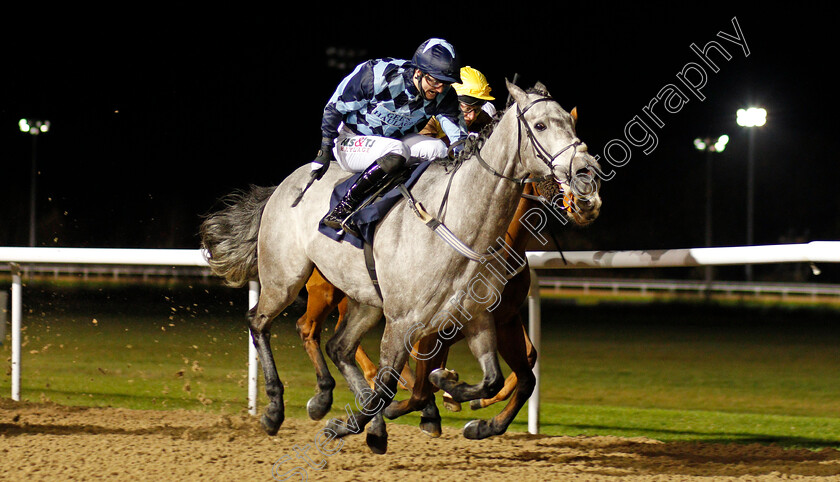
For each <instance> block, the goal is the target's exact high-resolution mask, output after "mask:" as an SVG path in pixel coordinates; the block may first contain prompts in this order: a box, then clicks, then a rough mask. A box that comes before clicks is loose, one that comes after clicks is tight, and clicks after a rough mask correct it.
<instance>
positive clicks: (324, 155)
mask: <svg viewBox="0 0 840 482" xmlns="http://www.w3.org/2000/svg"><path fill="white" fill-rule="evenodd" d="M332 142H333V141H332V139H327V138H324V140H323V142H322V143H321V149H319V150H318V155H317V156H315V159H314V160H313V161H312V177H314V178H315V179H321V178H322V177H323V176H324V174H325V173H326V172H327V169H329V168H330V161H332V160H334V159H335V156H333V151H332V147H333V146H332Z"/></svg>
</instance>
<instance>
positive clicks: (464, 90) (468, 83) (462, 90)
mask: <svg viewBox="0 0 840 482" xmlns="http://www.w3.org/2000/svg"><path fill="white" fill-rule="evenodd" d="M461 82H462V83H461V84H458V83H455V84H452V87H453V88H454V89H455V92H456V93H457V94H458V97H461V96H467V97H474V98H476V99H481V100H495V97H493V96H491V95H490V90H491V89H490V84H489V83H487V77H485V76H484V74H482V73H481V72H479V71H477V70H475V69H474V68H472V67H470V66H466V67H461Z"/></svg>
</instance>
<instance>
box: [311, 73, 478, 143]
mask: <svg viewBox="0 0 840 482" xmlns="http://www.w3.org/2000/svg"><path fill="white" fill-rule="evenodd" d="M413 74H414V67H413V66H412V65H411V62H410V61H408V60H398V59H391V58H385V59H377V60H369V61H367V62H364V63H362V64H360V65H358V66H357V67H356V68H355V70H353V72H352V73H351V74H350V75H348V76H347V77H345V78H344V80H342V81H341V83H340V84H339V85H338V88H336V90H335V93H334V94H333V95H332V97H331V98H330V100H329V102H328V103H327V105H326V107H325V108H324V117H323V121H322V123H321V133H322V135H323V137H325V138H328V139H335V138H336V137H338V128H339V126H340V124H341V123H342V122H343V123H344V125H345V126H346V127H348V128H349V129H350V130H352V131H353V132H354V133H356V134H359V135H366V136H383V137H390V138H394V139H399V138H401V137H403V136H405V135H406V134H410V133H412V132H418V131H419V130H420V129H422V128H423V126H424V125H425V124H426V122H427V121H428V120H429V119H430V118H431V117H433V116H436V117H437V119H438V121H439V122H440V124H441V128H442V129H443V131H444V132H445V133H446V135H447V136H448V137H449V139H450V140H451V141H452V142H455V141H457V140H460V139H462V138H464V137H466V125H465V124H464V121H463V116H462V115H461V110H460V108H459V106H458V97H457V95H456V93H455V90H454V89H453V88H452V86H447V87H446V88H445V89H444V90H443V92H441V93H440V94H438V95H437V96H436V97H435V99H433V100H426V99H424V98H423V96H422V95H421V94H420V92H419V91H418V90H417V88H416V87H415V85H414V82H413V80H412V75H413Z"/></svg>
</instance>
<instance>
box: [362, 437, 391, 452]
mask: <svg viewBox="0 0 840 482" xmlns="http://www.w3.org/2000/svg"><path fill="white" fill-rule="evenodd" d="M366 441H367V445H368V447H369V448H370V451H371V452H373V453H375V454H377V455H382V454H384V453H386V452H387V451H388V434H387V433H386V434H385V435H376V434H373V433H370V432H367V437H366Z"/></svg>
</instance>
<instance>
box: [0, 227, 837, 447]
mask: <svg viewBox="0 0 840 482" xmlns="http://www.w3.org/2000/svg"><path fill="white" fill-rule="evenodd" d="M527 256H528V263H529V265H530V268H531V274H532V283H531V293H530V295H529V299H528V307H529V319H528V327H529V333H531V342H532V343H533V344H534V348H536V350H537V352H539V350H540V346H539V344H540V332H541V319H540V304H539V281H538V279H537V275H536V272H535V271H534V270H535V269H580V268H664V267H685V266H715V265H739V264H772V263H838V262H840V241H813V242H810V243H804V244H781V245H765V246H735V247H722V248H689V249H659V250H640V251H568V252H564V253H562V255H561V254H560V253H558V252H553V251H532V252H528V253H527ZM0 263H10V264H11V265H12V303H11V304H12V310H11V311H12V333H11V335H12V347H11V348H12V399H13V400H20V348H21V347H20V342H21V333H20V331H21V323H22V303H21V300H22V284H21V277H20V270H19V268H18V265H19V264H100V265H101V264H120V265H145V266H170V267H173V266H202V267H206V266H207V261H206V259H205V257H204V253H203V252H202V251H201V250H197V249H122V248H17V247H0ZM258 290H259V286H258V283H256V282H251V283H249V289H248V307H249V308H250V307H252V306H253V305H254V304H255V303H256V301H257V298H258V293H259V291H258ZM249 339H250V337H249ZM257 369H258V360H257V355H256V349H255V348H254V344H253V343H248V411H249V412H250V413H251V414H252V415H254V414H256V413H257ZM534 375H535V376H536V377H537V384H536V387H535V388H534V393H533V395H531V398H530V399H529V408H528V431H529V432H531V433H539V403H540V391H539V387H540V385H539V383H540V374H539V362H537V365H536V366H534Z"/></svg>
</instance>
